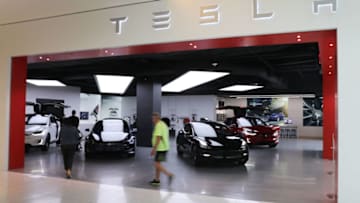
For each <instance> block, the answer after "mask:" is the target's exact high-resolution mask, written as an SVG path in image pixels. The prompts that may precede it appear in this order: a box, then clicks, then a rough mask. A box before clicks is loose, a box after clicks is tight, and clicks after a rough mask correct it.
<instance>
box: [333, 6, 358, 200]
mask: <svg viewBox="0 0 360 203" xmlns="http://www.w3.org/2000/svg"><path fill="white" fill-rule="evenodd" d="M339 7H340V8H342V9H341V10H340V11H339V18H338V22H339V23H338V24H339V29H338V57H339V59H338V65H339V68H338V95H337V97H338V108H339V109H338V112H337V113H338V132H339V135H338V136H339V145H338V149H336V150H337V151H338V157H339V164H338V170H339V200H338V202H339V203H348V202H349V203H350V202H360V195H359V182H360V173H359V171H360V159H359V158H358V157H357V156H356V155H357V154H359V143H360V136H359V130H358V129H359V119H358V115H360V108H357V107H358V106H359V101H360V94H359V89H357V85H358V84H359V75H360V68H359V47H360V38H359V36H360V26H359V19H360V12H359V8H360V1H356V0H353V1H351V0H344V1H339Z"/></svg>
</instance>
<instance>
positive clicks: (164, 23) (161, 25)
mask: <svg viewBox="0 0 360 203" xmlns="http://www.w3.org/2000/svg"><path fill="white" fill-rule="evenodd" d="M170 26H171V12H170V11H160V12H154V13H153V28H154V29H155V30H167V29H169V28H170Z"/></svg>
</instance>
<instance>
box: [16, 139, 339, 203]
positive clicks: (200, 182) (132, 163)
mask: <svg viewBox="0 0 360 203" xmlns="http://www.w3.org/2000/svg"><path fill="white" fill-rule="evenodd" d="M321 148H322V145H321V141H318V140H294V139H288V140H282V141H281V144H280V145H279V146H278V147H277V148H276V149H268V148H266V147H256V148H253V149H251V151H250V160H249V162H248V163H247V164H246V166H245V167H244V166H236V165H234V164H232V163H212V164H209V165H205V166H202V167H194V166H193V165H192V164H191V163H190V161H189V160H188V159H187V158H186V157H185V158H180V157H178V156H177V155H176V152H175V150H172V151H171V152H170V154H169V155H168V162H167V163H166V166H167V167H168V168H169V169H170V170H171V171H173V172H175V173H176V174H177V176H176V179H175V181H174V183H173V185H172V186H171V187H169V186H167V184H163V185H162V186H161V187H160V188H159V189H158V188H153V187H151V186H149V185H148V184H147V182H148V181H149V180H150V179H151V178H152V173H153V169H152V167H151V164H152V159H151V158H150V156H149V153H150V152H149V151H150V150H149V149H148V148H138V149H137V155H136V157H135V158H130V159H129V158H121V157H118V156H110V157H109V156H106V155H103V156H99V157H97V158H94V159H90V160H86V159H85V157H84V155H83V153H81V152H80V153H77V155H76V159H75V164H74V171H73V172H74V174H73V175H74V179H76V180H80V181H89V182H91V184H94V183H95V185H97V184H100V185H98V187H100V188H106V187H110V188H111V187H113V186H114V187H115V188H117V187H118V186H119V187H120V188H122V187H123V186H125V187H131V188H142V189H148V190H144V191H147V192H148V193H151V192H155V193H156V194H158V196H161V197H162V196H166V195H164V194H167V192H170V193H171V194H175V193H174V192H176V194H179V195H180V194H183V195H185V194H186V195H190V194H191V195H190V196H192V195H195V196H196V197H198V196H197V195H200V196H199V197H204V198H205V197H206V196H216V197H221V198H231V199H238V200H240V199H241V200H252V201H267V202H283V203H303V202H306V203H332V202H334V201H332V200H330V199H329V198H328V197H327V195H328V194H330V193H332V192H333V191H334V176H333V174H331V172H333V169H334V163H333V162H332V161H328V160H323V159H321ZM173 149H174V148H173ZM17 172H22V173H26V174H31V175H32V177H39V176H50V177H59V178H62V177H63V169H62V157H61V153H60V151H59V149H58V148H56V147H52V149H51V150H50V151H49V152H47V153H44V152H41V151H40V150H37V149H33V150H31V152H30V153H28V154H27V155H26V162H25V168H24V169H22V170H17ZM42 179H43V178H42ZM42 179H41V180H42ZM35 180H36V179H35ZM45 180H46V179H45ZM45 180H43V182H46V181H45ZM51 180H53V179H51ZM59 181H60V182H61V181H62V180H61V179H60V180H59ZM68 182H69V181H67V182H66V183H68ZM80 183H81V182H80ZM80 183H79V184H80ZM81 184H90V183H81ZM69 185H71V184H69ZM54 187H55V186H54ZM94 187H95V186H94ZM121 190H123V189H121ZM128 190H130V189H129V188H128ZM134 190H135V189H134ZM45 191H46V190H45ZM66 191H67V190H65V192H66ZM141 191H143V190H141ZM69 192H71V189H70V191H69ZM72 194H73V193H72ZM79 194H81V191H80V193H79ZM159 194H160V195H159ZM91 195H95V194H91ZM141 196H142V195H141ZM175 196H176V195H175ZM180 196H181V195H180ZM171 197H172V196H171ZM131 198H133V197H131ZM131 198H130V199H131ZM134 198H136V197H134ZM139 198H140V197H139ZM181 198H184V197H181ZM40 200H41V199H40ZM188 201H189V202H191V201H190V200H188ZM219 201H220V200H219ZM222 201H223V202H228V201H227V200H225V199H223V200H222ZM222 201H220V202H222ZM229 201H230V200H229ZM231 201H233V200H231ZM55 202H56V201H55ZM60 202H61V201H60ZM135 202H136V201H135ZM155 202H156V201H155ZM164 202H165V201H164ZM201 202H202V201H201Z"/></svg>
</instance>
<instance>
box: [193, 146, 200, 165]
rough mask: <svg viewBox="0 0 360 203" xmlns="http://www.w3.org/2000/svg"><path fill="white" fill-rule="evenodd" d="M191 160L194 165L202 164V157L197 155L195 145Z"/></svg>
mask: <svg viewBox="0 0 360 203" xmlns="http://www.w3.org/2000/svg"><path fill="white" fill-rule="evenodd" d="M191 158H192V162H193V164H194V165H195V166H200V165H201V164H202V159H201V157H200V156H199V154H198V153H197V148H196V147H193V150H192V157H191Z"/></svg>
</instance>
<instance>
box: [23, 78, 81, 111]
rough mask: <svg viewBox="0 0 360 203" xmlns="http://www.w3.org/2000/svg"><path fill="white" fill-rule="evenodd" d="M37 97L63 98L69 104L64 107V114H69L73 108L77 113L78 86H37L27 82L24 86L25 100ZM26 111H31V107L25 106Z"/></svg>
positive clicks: (29, 100) (78, 103)
mask: <svg viewBox="0 0 360 203" xmlns="http://www.w3.org/2000/svg"><path fill="white" fill-rule="evenodd" d="M37 98H40V99H59V100H64V101H65V105H67V106H70V108H66V109H65V116H70V115H71V111H72V110H73V109H74V110H76V112H77V114H78V115H79V110H80V88H79V87H39V86H34V85H30V84H28V85H27V87H26V101H28V102H36V99H37ZM26 113H33V108H31V107H27V108H26Z"/></svg>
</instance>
